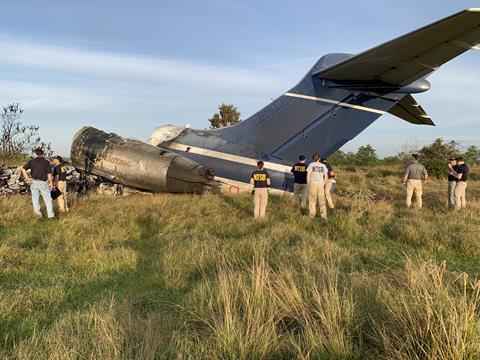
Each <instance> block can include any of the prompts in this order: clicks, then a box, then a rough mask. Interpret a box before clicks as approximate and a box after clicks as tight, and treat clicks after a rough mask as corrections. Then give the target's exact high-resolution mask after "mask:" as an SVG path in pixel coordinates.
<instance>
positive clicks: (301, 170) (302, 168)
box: [295, 166, 306, 172]
mask: <svg viewBox="0 0 480 360" xmlns="http://www.w3.org/2000/svg"><path fill="white" fill-rule="evenodd" d="M295 171H298V172H305V171H306V169H305V166H295Z"/></svg>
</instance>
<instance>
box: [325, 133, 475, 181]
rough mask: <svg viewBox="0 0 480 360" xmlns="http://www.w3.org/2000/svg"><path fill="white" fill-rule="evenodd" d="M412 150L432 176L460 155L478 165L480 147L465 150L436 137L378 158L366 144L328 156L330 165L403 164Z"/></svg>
mask: <svg viewBox="0 0 480 360" xmlns="http://www.w3.org/2000/svg"><path fill="white" fill-rule="evenodd" d="M413 152H416V153H419V154H420V161H421V162H422V164H423V165H425V167H426V168H427V170H428V171H429V173H430V174H431V175H433V176H443V175H445V164H446V163H447V161H448V159H450V158H452V157H458V156H462V157H463V158H465V161H466V162H467V163H468V164H471V165H480V147H478V146H474V145H472V146H469V147H468V148H467V149H466V150H465V151H463V150H462V149H461V146H460V144H459V143H458V142H456V141H453V140H452V141H448V142H445V141H444V140H443V139H441V138H438V139H436V140H435V141H434V142H433V143H431V144H429V145H425V146H423V147H422V148H420V149H418V150H417V149H412V150H411V151H402V152H400V153H399V154H397V155H393V156H387V157H384V158H380V157H379V156H378V155H377V151H376V150H375V148H374V147H373V146H372V145H370V144H368V145H364V146H360V147H359V148H358V150H357V151H356V152H351V151H350V152H344V151H342V150H337V151H336V152H335V153H334V154H333V155H332V156H331V157H330V158H329V162H330V163H331V164H332V165H358V166H374V165H405V164H407V163H408V162H409V161H410V160H411V154H412V153H413Z"/></svg>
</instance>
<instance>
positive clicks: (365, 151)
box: [354, 144, 378, 165]
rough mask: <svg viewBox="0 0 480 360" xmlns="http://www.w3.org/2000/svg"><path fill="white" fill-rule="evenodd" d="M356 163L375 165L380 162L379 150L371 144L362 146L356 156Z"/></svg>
mask: <svg viewBox="0 0 480 360" xmlns="http://www.w3.org/2000/svg"><path fill="white" fill-rule="evenodd" d="M354 162H355V164H356V165H375V164H377V163H378V155H377V151H376V150H375V149H374V147H373V146H372V145H370V144H368V145H364V146H360V147H359V148H358V150H357V153H356V154H355V156H354Z"/></svg>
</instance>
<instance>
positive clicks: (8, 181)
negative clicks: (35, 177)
mask: <svg viewBox="0 0 480 360" xmlns="http://www.w3.org/2000/svg"><path fill="white" fill-rule="evenodd" d="M29 192H30V187H29V186H28V184H27V183H26V182H25V180H24V179H23V175H22V168H21V167H17V168H7V169H0V196H1V195H11V194H28V193H29Z"/></svg>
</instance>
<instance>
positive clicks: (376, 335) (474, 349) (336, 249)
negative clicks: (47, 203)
mask: <svg viewBox="0 0 480 360" xmlns="http://www.w3.org/2000/svg"><path fill="white" fill-rule="evenodd" d="M350 170H351V171H346V169H343V170H342V169H339V170H338V171H337V172H338V175H339V176H338V178H339V179H338V180H339V184H338V188H337V195H336V198H335V200H336V202H337V208H336V209H335V211H334V212H330V213H329V219H328V221H326V222H324V221H322V220H320V219H318V218H317V219H310V218H308V217H306V216H302V215H301V214H300V212H299V211H296V210H292V209H291V208H290V206H289V198H288V197H280V196H276V197H273V196H272V197H271V198H270V203H269V206H268V210H267V211H268V215H269V217H268V219H267V220H266V221H263V222H256V221H254V220H253V219H252V198H251V197H250V195H248V194H245V195H237V196H223V195H213V194H206V195H203V196H190V195H155V196H150V195H145V196H142V195H132V196H127V197H123V198H122V197H107V196H103V197H99V196H92V197H89V198H83V199H79V200H78V202H77V204H76V205H75V206H74V207H73V208H72V210H71V212H70V213H68V214H67V215H65V216H61V217H60V219H59V220H55V221H46V220H43V221H42V220H38V219H36V218H34V216H33V213H32V209H31V205H30V200H29V198H28V197H21V196H16V197H15V196H14V197H8V198H0V357H1V358H11V359H158V358H165V359H382V358H383V359H478V358H480V352H479V351H480V319H479V318H478V313H479V310H480V309H479V306H480V283H479V282H478V281H477V277H478V275H479V274H480V238H479V237H480V235H479V234H480V202H479V201H478V200H475V199H479V198H480V181H471V182H470V183H469V188H468V198H469V207H468V209H466V210H464V211H460V212H452V211H448V210H447V209H446V195H445V192H446V182H445V181H444V180H442V181H440V180H433V181H431V182H429V183H428V184H427V185H426V186H425V189H424V192H425V194H424V204H425V207H424V209H422V210H421V211H418V210H407V209H405V208H404V201H403V192H402V191H403V189H402V186H401V184H400V183H399V177H400V174H401V171H400V169H397V170H392V169H388V168H375V169H366V170H365V169H364V170H362V169H357V170H356V171H352V170H353V169H350ZM478 170H480V169H476V170H474V172H475V171H478Z"/></svg>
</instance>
